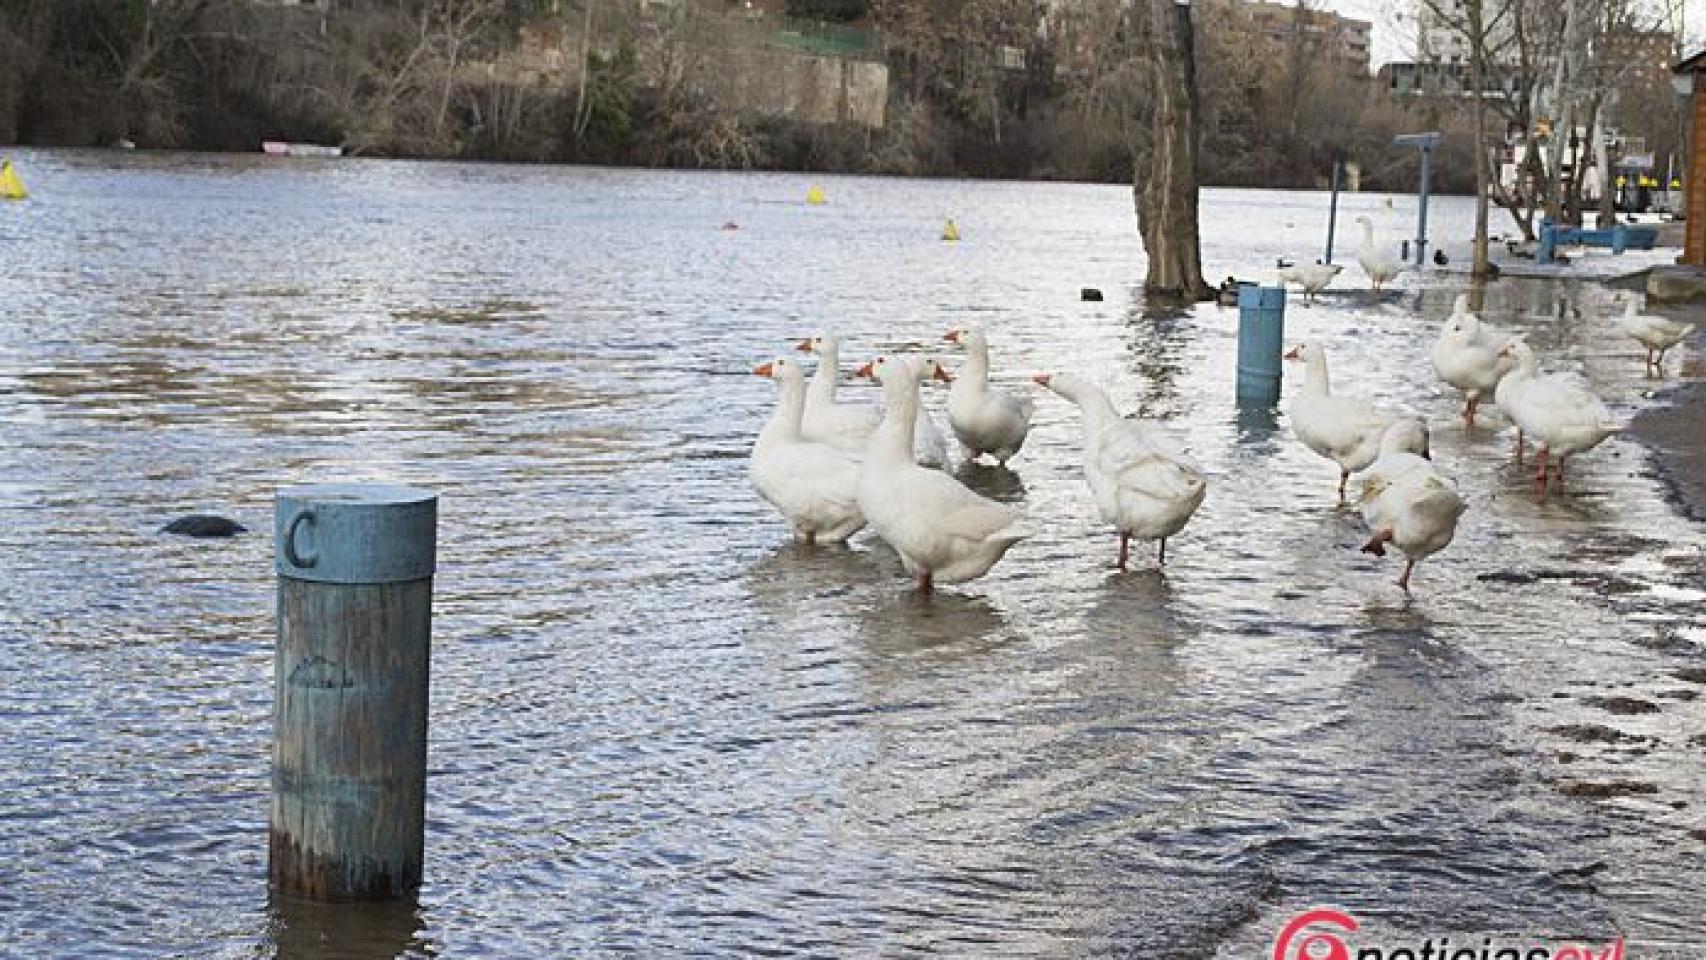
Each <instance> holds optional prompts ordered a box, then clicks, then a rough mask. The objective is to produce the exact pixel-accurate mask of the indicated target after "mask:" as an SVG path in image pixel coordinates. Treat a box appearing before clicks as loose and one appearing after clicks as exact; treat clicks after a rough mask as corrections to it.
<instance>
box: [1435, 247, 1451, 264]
mask: <svg viewBox="0 0 1706 960" xmlns="http://www.w3.org/2000/svg"><path fill="white" fill-rule="evenodd" d="M1450 262H1451V258H1450V257H1448V256H1446V255H1445V251H1444V250H1439V249H1435V250H1434V263H1435V264H1437V265H1438V266H1442V267H1443V266H1445V265H1446V264H1448V263H1450Z"/></svg>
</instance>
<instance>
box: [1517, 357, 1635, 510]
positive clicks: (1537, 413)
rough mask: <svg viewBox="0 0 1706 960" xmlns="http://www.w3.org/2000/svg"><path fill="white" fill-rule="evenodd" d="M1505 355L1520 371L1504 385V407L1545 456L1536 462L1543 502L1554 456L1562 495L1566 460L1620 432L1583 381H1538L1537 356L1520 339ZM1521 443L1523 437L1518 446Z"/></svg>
mask: <svg viewBox="0 0 1706 960" xmlns="http://www.w3.org/2000/svg"><path fill="white" fill-rule="evenodd" d="M1500 352H1501V353H1504V354H1506V355H1508V356H1511V357H1514V358H1516V369H1514V370H1512V371H1511V372H1510V373H1507V374H1505V378H1504V379H1503V380H1500V381H1499V389H1500V390H1501V391H1503V392H1504V394H1505V397H1504V398H1503V399H1501V400H1500V401H1499V405H1500V406H1501V407H1504V408H1505V409H1506V410H1507V411H1509V413H1510V415H1511V419H1512V420H1514V421H1516V425H1517V429H1519V430H1521V431H1523V432H1524V433H1527V434H1528V435H1529V436H1531V437H1533V438H1534V439H1535V440H1537V441H1539V443H1540V452H1539V453H1538V454H1536V455H1535V458H1534V460H1535V464H1536V470H1535V476H1534V485H1535V488H1536V489H1537V490H1538V491H1539V493H1540V495H1541V496H1543V497H1544V496H1545V495H1546V481H1547V472H1546V471H1547V461H1548V458H1549V457H1551V456H1553V455H1556V456H1557V458H1558V462H1557V465H1556V466H1557V474H1558V489H1560V490H1562V489H1564V461H1566V460H1568V459H1569V458H1570V457H1572V456H1574V455H1575V454H1578V453H1583V452H1585V451H1588V450H1592V449H1593V448H1594V447H1597V446H1599V444H1600V443H1601V442H1602V441H1603V440H1605V438H1606V437H1609V436H1611V435H1612V434H1613V433H1616V432H1617V429H1618V427H1617V424H1616V422H1615V421H1613V420H1612V419H1611V411H1609V410H1607V409H1606V407H1605V403H1604V402H1603V401H1601V400H1600V399H1599V397H1597V396H1595V395H1594V392H1593V390H1592V388H1590V387H1589V386H1588V383H1587V381H1586V380H1584V379H1582V378H1581V377H1580V376H1577V375H1576V374H1569V373H1549V374H1546V375H1545V376H1537V375H1536V374H1535V363H1534V351H1533V349H1531V348H1530V347H1529V345H1528V344H1527V343H1525V342H1524V341H1523V340H1522V339H1521V338H1517V339H1513V340H1511V341H1510V342H1509V343H1507V344H1506V345H1505V347H1504V349H1503V350H1502V351H1500ZM1507 384H1508V385H1509V386H1507ZM1521 442H1522V441H1521V439H1520V435H1519V439H1518V441H1517V443H1518V444H1519V446H1520V444H1521Z"/></svg>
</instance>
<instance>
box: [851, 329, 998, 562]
mask: <svg viewBox="0 0 1706 960" xmlns="http://www.w3.org/2000/svg"><path fill="white" fill-rule="evenodd" d="M858 375H859V376H868V377H874V378H876V380H877V382H879V383H881V384H882V386H883V401H884V413H883V422H882V425H881V426H879V427H878V428H877V432H876V433H875V434H874V435H872V437H871V443H870V446H869V447H867V448H866V451H865V460H864V463H863V464H862V465H861V467H860V469H859V507H860V509H861V510H862V511H863V512H864V514H865V517H866V519H867V520H869V521H870V524H871V528H872V529H874V530H875V531H876V532H877V535H878V536H880V537H882V538H883V540H885V541H887V542H888V545H889V546H891V547H893V548H894V550H895V552H896V553H898V554H900V562H901V564H902V565H903V566H905V567H906V572H907V573H909V574H911V575H912V577H913V580H914V582H915V584H916V585H917V587H918V590H919V592H921V593H928V592H930V590H932V589H933V588H934V587H935V583H936V581H938V580H940V581H942V582H943V583H960V582H962V581H965V580H971V579H975V578H977V577H981V576H983V575H984V574H985V573H988V572H989V568H990V567H993V566H995V563H996V561H998V560H1000V559H1001V558H1002V556H1003V555H1005V554H1006V553H1007V550H1008V549H1009V548H1010V547H1012V546H1013V544H1015V543H1018V542H1019V541H1020V540H1023V539H1025V537H1027V536H1029V534H1028V533H1025V532H1021V531H1020V530H1018V529H1017V528H1016V526H1015V524H1016V523H1017V522H1018V520H1019V515H1018V513H1017V511H1015V510H1013V509H1012V508H1011V507H1008V506H1006V505H1004V504H1000V503H996V502H995V501H993V500H986V499H984V498H983V497H981V496H978V495H977V494H976V493H974V492H973V491H972V490H970V489H969V488H967V487H966V486H965V485H964V484H962V483H960V482H959V481H958V480H955V479H954V478H953V477H951V476H949V475H947V474H945V473H943V472H941V471H940V470H930V469H927V468H925V467H921V466H919V465H918V464H917V463H915V462H913V459H912V433H913V429H914V426H915V425H916V423H917V416H918V413H917V408H918V371H917V370H916V369H915V368H914V367H913V365H912V364H910V363H908V362H905V361H903V360H901V359H900V358H886V357H878V358H877V359H876V360H873V361H872V362H870V363H868V364H866V365H865V366H863V367H860V368H859V373H858Z"/></svg>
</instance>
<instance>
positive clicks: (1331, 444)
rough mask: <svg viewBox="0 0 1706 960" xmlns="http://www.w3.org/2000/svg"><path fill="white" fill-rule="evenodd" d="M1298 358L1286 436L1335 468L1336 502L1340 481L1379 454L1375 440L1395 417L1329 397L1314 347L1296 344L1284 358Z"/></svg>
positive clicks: (1321, 358)
mask: <svg viewBox="0 0 1706 960" xmlns="http://www.w3.org/2000/svg"><path fill="white" fill-rule="evenodd" d="M1300 357H1301V358H1302V359H1303V362H1304V365H1305V367H1306V371H1307V376H1306V379H1305V381H1304V385H1303V392H1301V393H1299V394H1298V395H1297V397H1296V398H1295V399H1293V400H1292V401H1291V404H1290V405H1289V406H1287V407H1286V413H1287V415H1288V416H1289V418H1290V420H1291V431H1292V433H1295V434H1296V435H1297V439H1298V440H1301V441H1302V442H1303V445H1304V446H1306V447H1308V448H1309V449H1311V450H1313V451H1315V452H1316V453H1318V454H1320V455H1321V456H1323V457H1326V458H1327V459H1329V460H1331V461H1333V462H1334V463H1337V464H1338V465H1339V499H1341V500H1342V499H1344V496H1345V481H1346V480H1348V479H1350V475H1351V474H1352V473H1353V472H1354V471H1357V470H1361V469H1363V468H1364V467H1366V466H1368V465H1369V464H1371V463H1373V462H1374V458H1375V457H1377V456H1379V455H1380V438H1381V435H1382V434H1384V433H1385V432H1386V428H1387V427H1389V426H1391V425H1392V424H1393V422H1394V421H1396V420H1397V419H1398V415H1397V414H1394V413H1390V412H1388V411H1385V410H1381V409H1380V408H1378V407H1376V406H1374V405H1373V404H1370V403H1369V402H1368V401H1366V400H1362V399H1360V398H1357V397H1335V396H1333V395H1332V393H1331V391H1330V390H1329V388H1328V386H1327V351H1326V350H1325V349H1323V348H1322V347H1321V345H1320V344H1317V343H1306V344H1300V345H1298V346H1296V347H1293V348H1292V349H1291V350H1290V351H1289V352H1287V353H1286V358H1287V359H1289V360H1295V359H1298V358H1300Z"/></svg>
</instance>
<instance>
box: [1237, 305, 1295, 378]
mask: <svg viewBox="0 0 1706 960" xmlns="http://www.w3.org/2000/svg"><path fill="white" fill-rule="evenodd" d="M1284 344H1285V288H1284V287H1259V286H1256V285H1255V284H1253V283H1251V284H1245V285H1243V286H1240V287H1239V288H1238V403H1239V404H1258V405H1267V404H1274V403H1278V402H1279V398H1280V380H1281V379H1282V377H1283V376H1284V372H1283V370H1282V364H1283V363H1284V361H1283V360H1282V359H1281V354H1282V353H1283V352H1284Z"/></svg>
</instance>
